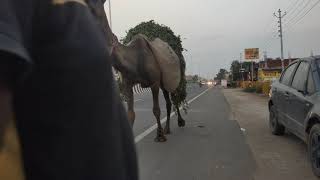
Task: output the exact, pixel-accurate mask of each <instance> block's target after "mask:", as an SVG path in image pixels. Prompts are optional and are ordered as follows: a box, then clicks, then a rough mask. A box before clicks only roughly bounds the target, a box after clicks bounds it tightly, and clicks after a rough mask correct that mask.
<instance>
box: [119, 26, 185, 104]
mask: <svg viewBox="0 0 320 180" xmlns="http://www.w3.org/2000/svg"><path fill="white" fill-rule="evenodd" d="M137 34H144V35H145V36H147V37H148V38H149V39H150V40H154V39H155V38H160V39H161V40H163V41H165V42H167V43H168V44H169V45H170V46H171V48H172V49H173V50H174V51H175V53H176V54H177V55H178V57H179V59H180V65H181V67H180V68H181V81H180V84H179V87H178V89H177V91H176V93H174V94H171V99H172V101H173V103H174V104H175V105H177V106H180V105H181V104H183V102H185V99H186V97H187V92H186V83H187V81H186V78H185V69H186V62H185V60H184V57H183V55H182V52H183V47H182V41H181V37H180V36H179V35H175V33H174V32H173V31H172V30H171V29H170V28H169V27H168V26H165V25H160V24H158V23H156V22H154V21H153V20H151V21H148V22H142V23H140V24H138V25H137V26H136V27H134V28H132V29H130V30H129V31H128V32H127V35H126V37H124V38H123V39H122V42H123V43H124V44H127V43H129V42H130V41H131V40H132V38H133V37H134V36H135V35H137Z"/></svg>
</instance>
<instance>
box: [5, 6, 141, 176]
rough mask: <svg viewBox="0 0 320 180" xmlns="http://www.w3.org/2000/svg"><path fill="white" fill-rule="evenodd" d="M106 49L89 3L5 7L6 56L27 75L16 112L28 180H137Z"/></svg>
mask: <svg viewBox="0 0 320 180" xmlns="http://www.w3.org/2000/svg"><path fill="white" fill-rule="evenodd" d="M105 44H106V39H105V36H104V35H103V32H102V30H101V27H99V22H98V21H97V20H96V19H95V18H94V16H93V15H92V13H91V11H90V10H89V8H88V7H87V6H86V4H85V3H84V1H83V0H1V2H0V51H1V52H2V53H7V54H10V55H13V56H15V57H16V58H12V61H14V62H13V64H16V66H17V68H19V69H20V71H19V76H18V77H17V80H16V81H17V83H15V86H14V111H15V115H16V124H17V129H18V133H19V137H20V140H21V145H22V155H23V160H24V167H25V174H26V178H27V180H64V179H65V180H107V179H110V180H118V179H119V180H124V179H133V180H136V179H137V165H136V154H135V149H134V144H133V137H132V132H131V129H130V126H129V123H128V121H127V118H126V115H125V114H126V113H125V112H124V108H123V107H122V103H121V102H120V100H119V95H118V93H117V90H116V86H115V83H114V79H113V75H112V71H111V65H110V59H109V55H108V52H107V50H106V46H105ZM1 63H2V64H3V63H5V62H4V61H2V57H1V58H0V64H1ZM21 67H23V68H21ZM22 69H23V71H22Z"/></svg>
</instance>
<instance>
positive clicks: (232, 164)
mask: <svg viewBox="0 0 320 180" xmlns="http://www.w3.org/2000/svg"><path fill="white" fill-rule="evenodd" d="M188 94H189V95H188V100H191V99H192V100H193V102H192V103H191V104H190V109H189V113H188V114H187V115H184V118H185V120H186V123H187V124H186V127H185V128H179V127H178V126H177V121H176V117H173V120H172V121H171V127H172V129H171V130H172V134H171V135H168V136H167V139H168V141H167V142H165V143H155V142H154V137H155V135H156V134H155V133H156V132H155V131H152V132H150V131H148V130H150V127H152V126H153V125H154V124H155V122H156V121H155V118H154V116H153V114H152V100H151V94H150V93H145V94H140V95H136V96H135V100H136V103H135V109H136V113H137V116H136V122H135V125H134V135H135V137H137V136H139V135H141V134H145V135H144V136H143V137H142V138H141V139H140V140H139V141H138V142H137V143H136V145H137V153H138V159H139V169H140V179H141V180H171V179H172V180H178V179H183V180H198V179H199V180H209V179H219V180H224V179H226V180H233V179H236V180H242V179H243V180H251V179H253V173H254V172H255V168H256V163H255V160H254V158H253V155H252V153H251V151H250V148H249V146H248V145H247V143H246V141H245V137H244V135H243V132H242V131H241V129H240V127H239V125H238V123H237V121H234V120H232V119H230V117H231V116H230V114H231V110H230V107H229V105H228V103H227V101H226V99H225V97H224V95H223V94H222V92H221V90H220V89H219V88H210V89H207V87H203V88H199V87H197V86H194V85H193V86H189V87H188ZM199 94H201V96H199V97H197V96H198V95H199ZM194 97H197V98H196V99H194ZM161 109H162V118H163V117H165V115H166V113H165V112H164V111H165V103H164V100H163V97H161ZM146 132H147V133H146ZM149 132H150V133H149Z"/></svg>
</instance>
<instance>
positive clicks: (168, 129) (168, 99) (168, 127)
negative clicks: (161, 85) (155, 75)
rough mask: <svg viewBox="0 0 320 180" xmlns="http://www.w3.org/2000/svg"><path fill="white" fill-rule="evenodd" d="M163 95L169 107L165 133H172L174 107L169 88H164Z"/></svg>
mask: <svg viewBox="0 0 320 180" xmlns="http://www.w3.org/2000/svg"><path fill="white" fill-rule="evenodd" d="M162 92H163V96H164V98H165V100H166V107H167V122H166V127H165V128H164V133H165V134H170V133H171V131H170V115H171V108H172V103H171V99H170V94H169V92H168V91H167V90H165V89H162Z"/></svg>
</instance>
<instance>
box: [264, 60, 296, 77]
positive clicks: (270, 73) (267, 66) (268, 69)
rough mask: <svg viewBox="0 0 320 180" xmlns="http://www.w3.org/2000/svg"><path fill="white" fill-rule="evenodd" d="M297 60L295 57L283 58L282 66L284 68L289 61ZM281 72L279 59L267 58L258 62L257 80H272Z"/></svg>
mask: <svg viewBox="0 0 320 180" xmlns="http://www.w3.org/2000/svg"><path fill="white" fill-rule="evenodd" d="M295 60H297V58H291V59H284V67H285V68H286V67H287V66H288V65H289V64H290V63H292V62H293V61H295ZM281 72H282V62H281V59H279V58H278V59H271V58H268V59H266V60H265V61H260V62H259V68H258V80H259V81H273V80H275V79H278V78H279V77H280V75H281Z"/></svg>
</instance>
